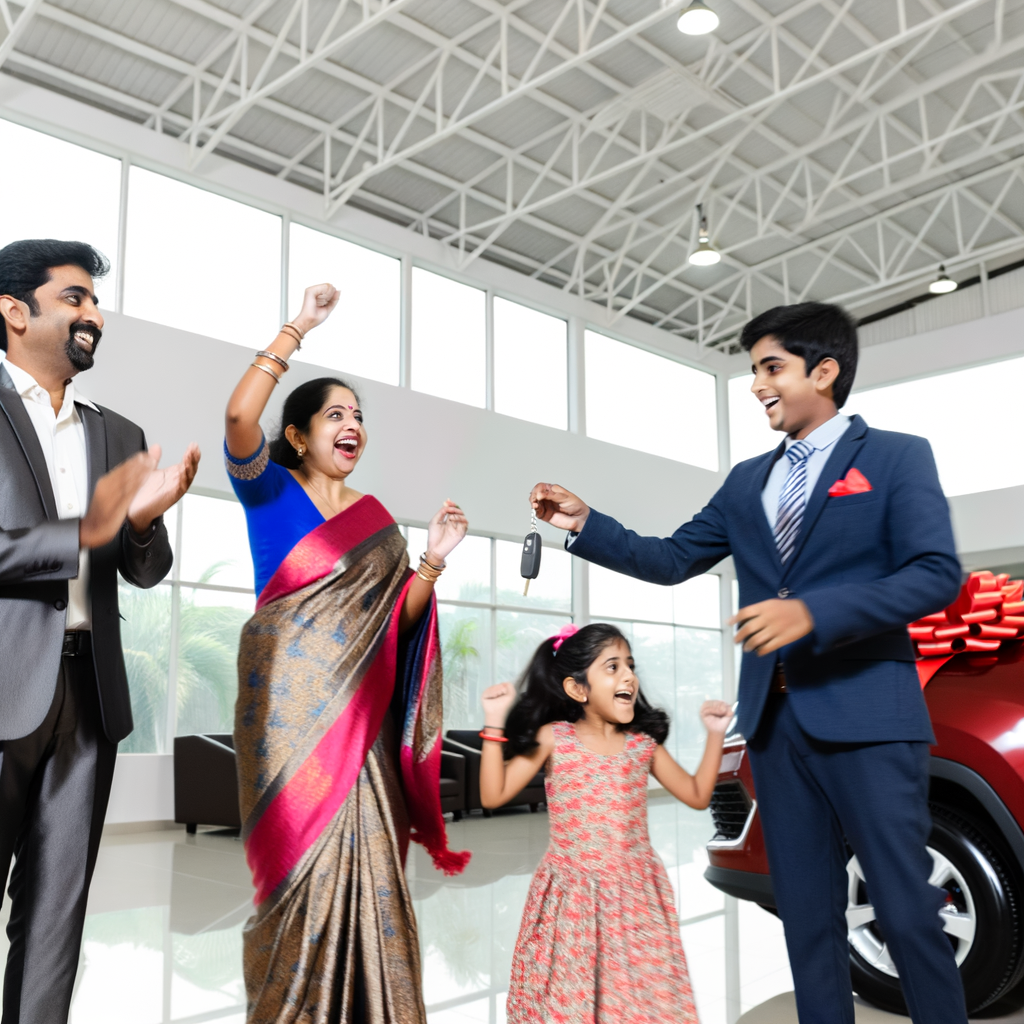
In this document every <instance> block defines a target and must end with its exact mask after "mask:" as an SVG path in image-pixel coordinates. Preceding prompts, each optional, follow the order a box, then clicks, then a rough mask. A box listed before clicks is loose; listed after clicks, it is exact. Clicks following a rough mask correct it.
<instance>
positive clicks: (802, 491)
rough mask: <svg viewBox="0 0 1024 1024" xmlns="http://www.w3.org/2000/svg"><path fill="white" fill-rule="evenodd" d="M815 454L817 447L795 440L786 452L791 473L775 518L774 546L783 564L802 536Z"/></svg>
mask: <svg viewBox="0 0 1024 1024" xmlns="http://www.w3.org/2000/svg"><path fill="white" fill-rule="evenodd" d="M813 451H814V445H812V444H808V443H807V442H806V441H796V442H794V443H793V444H791V445H790V446H789V448H787V449H786V458H787V459H789V472H788V473H787V474H786V482H785V484H783V486H782V493H781V494H780V495H779V513H778V515H777V516H776V517H775V544H776V546H777V547H778V549H779V558H781V559H782V561H783V563H785V562H786V561H787V560H788V559H789V557H790V555H792V554H793V548H795V547H796V538H797V535H798V534H799V533H800V524H801V523H802V522H803V519H804V506H805V505H806V503H807V502H806V491H807V459H808V458H809V457H810V455H811V452H813Z"/></svg>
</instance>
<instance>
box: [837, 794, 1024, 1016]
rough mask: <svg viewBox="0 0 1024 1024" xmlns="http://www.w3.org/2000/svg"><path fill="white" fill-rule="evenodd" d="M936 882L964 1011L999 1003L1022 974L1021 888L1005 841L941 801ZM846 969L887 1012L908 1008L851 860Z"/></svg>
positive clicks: (935, 830)
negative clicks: (943, 904)
mask: <svg viewBox="0 0 1024 1024" xmlns="http://www.w3.org/2000/svg"><path fill="white" fill-rule="evenodd" d="M928 852H929V853H930V854H931V855H932V859H933V863H934V873H933V875H932V879H933V884H936V885H938V886H939V887H940V888H944V889H946V891H947V893H948V896H947V904H946V907H945V908H943V910H942V911H941V914H942V916H943V919H944V930H945V931H946V934H947V935H948V936H949V939H950V943H951V944H952V946H953V950H954V954H955V956H956V960H957V966H958V967H959V970H960V977H961V979H962V980H963V985H964V996H965V998H966V1001H967V1011H968V1014H969V1015H970V1014H974V1013H976V1012H977V1011H979V1010H981V1009H982V1008H984V1007H986V1006H988V1005H990V1004H992V1003H994V1002H996V1000H998V999H999V998H1000V997H1001V996H1002V995H1003V994H1004V993H1006V992H1009V991H1010V990H1011V989H1012V988H1013V987H1014V986H1015V985H1016V984H1017V983H1018V981H1020V980H1021V975H1022V973H1024V943H1022V940H1024V935H1022V925H1024V917H1022V904H1021V889H1020V886H1019V884H1018V882H1017V875H1016V872H1015V871H1013V870H1011V868H1010V859H1009V857H1008V856H1007V855H1005V854H1003V853H1002V844H1001V842H1000V841H998V840H993V839H992V838H990V837H989V836H988V835H987V834H986V831H984V830H983V829H982V828H981V827H980V826H979V825H977V824H975V823H973V822H971V821H968V820H967V819H965V818H963V817H962V816H961V815H959V814H958V813H957V812H955V811H952V810H950V809H948V808H946V807H940V806H933V807H932V833H931V836H930V837H929V840H928ZM848 871H849V874H850V902H849V904H848V907H847V920H848V921H849V922H850V925H851V927H850V975H851V978H852V981H853V988H854V990H855V991H856V992H857V993H858V994H859V995H860V996H861V997H863V998H864V999H866V1000H868V1002H871V1003H874V1005H875V1006H878V1007H880V1008H881V1009H883V1010H888V1011H890V1012H891V1013H902V1014H906V1013H907V1005H906V1003H905V1002H904V999H903V993H902V992H901V990H900V983H899V977H898V975H897V973H896V968H895V966H894V965H893V964H892V960H891V959H890V958H889V956H888V951H887V948H886V946H885V940H884V936H883V935H882V933H881V930H880V928H879V927H878V924H877V922H876V921H874V920H873V916H874V914H873V909H872V908H871V907H870V905H869V904H867V903H866V893H865V889H864V885H863V874H862V873H861V872H860V866H859V864H858V863H857V858H856V857H853V858H851V860H850V864H849V868H848Z"/></svg>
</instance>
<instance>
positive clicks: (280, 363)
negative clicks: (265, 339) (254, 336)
mask: <svg viewBox="0 0 1024 1024" xmlns="http://www.w3.org/2000/svg"><path fill="white" fill-rule="evenodd" d="M260 356H263V358H264V359H273V360H274V362H275V363H277V365H278V366H280V367H281V369H282V370H284V371H286V372H287V371H288V370H290V369H291V367H290V366H289V365H288V360H287V359H282V358H281V357H280V356H279V355H278V354H277V353H276V352H268V351H267V350H266V349H260V351H259V352H257V353H256V358H257V359H259V357H260Z"/></svg>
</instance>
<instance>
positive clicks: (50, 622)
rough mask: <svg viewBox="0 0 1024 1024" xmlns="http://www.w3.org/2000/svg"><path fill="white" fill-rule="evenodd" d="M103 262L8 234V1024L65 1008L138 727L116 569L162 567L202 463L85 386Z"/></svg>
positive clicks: (98, 320) (1, 291) (1, 508)
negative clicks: (156, 442)
mask: <svg viewBox="0 0 1024 1024" xmlns="http://www.w3.org/2000/svg"><path fill="white" fill-rule="evenodd" d="M108 270H109V263H108V262H107V260H106V258H105V257H104V256H102V255H101V254H100V253H98V252H97V251H96V250H95V249H93V248H92V247H91V246H88V245H85V244H84V243H81V242H60V241H55V240H53V239H37V240H30V241H22V242H13V243H12V244H10V245H8V246H6V247H5V248H4V249H0V316H2V318H3V319H2V330H3V334H0V348H3V349H4V350H5V352H4V353H2V354H0V355H2V359H0V883H2V882H3V880H5V879H7V873H8V870H9V868H10V865H11V859H12V857H13V859H14V869H13V871H12V872H11V875H10V883H9V886H8V895H9V897H10V900H11V917H10V924H9V925H8V929H7V931H8V936H9V938H10V942H11V946H10V952H9V954H8V958H7V969H6V972H5V974H4V992H3V1021H2V1024H60V1022H63V1021H66V1020H67V1016H68V1011H69V1009H70V1006H71V995H72V991H73V987H74V980H75V972H76V970H77V967H78V952H79V946H80V944H81V938H82V928H83V925H84V923H85V908H86V900H87V898H88V894H89V883H90V880H91V878H92V872H93V868H94V866H95V863H96V854H97V850H98V848H99V840H100V833H101V831H102V828H103V819H104V815H105V813H106V807H107V798H108V796H109V794H110V784H111V781H112V779H113V774H114V759H115V756H116V754H117V744H118V741H119V740H122V739H123V738H124V737H125V736H127V735H128V733H129V732H131V729H132V712H131V703H130V700H129V695H128V680H127V676H126V673H125V667H124V658H123V655H122V652H121V635H120V625H119V613H118V607H117V574H118V572H120V574H121V575H122V576H123V577H124V578H125V579H126V580H128V581H129V582H130V583H133V584H134V585H135V586H138V587H152V586H155V585H156V584H157V583H159V582H160V581H161V580H162V579H163V578H164V576H165V575H166V574H167V572H168V570H169V569H170V567H171V557H172V556H171V547H170V544H169V542H168V539H167V530H166V529H165V528H164V525H163V519H162V515H163V513H164V512H165V511H166V510H167V509H168V508H170V507H171V505H173V504H174V503H175V502H176V501H177V500H178V499H179V498H180V497H181V496H182V495H183V494H184V493H185V491H186V490H188V487H189V485H190V484H191V482H192V479H193V477H194V476H195V472H196V468H197V466H198V463H199V450H198V448H196V447H195V445H192V446H190V447H189V450H188V451H187V452H186V454H185V457H184V459H183V460H182V462H181V463H179V464H178V465H176V466H171V467H169V468H167V469H163V470H160V469H157V465H158V463H159V459H160V450H159V448H158V447H156V446H154V447H153V448H152V449H151V450H149V451H147V450H146V439H145V437H144V435H143V433H142V430H141V429H140V428H139V427H137V426H136V425H135V424H134V423H131V422H129V421H128V420H126V419H124V418H123V417H121V416H119V415H117V413H115V412H111V411H110V410H109V409H102V408H100V407H99V406H96V405H94V404H93V403H92V402H90V401H89V400H88V399H87V398H85V397H83V396H82V395H81V394H80V393H78V392H77V391H76V390H75V383H74V378H75V376H76V375H77V374H78V373H79V372H80V371H82V370H88V369H89V368H90V367H91V366H92V365H93V359H94V354H95V351H96V347H97V346H98V344H99V341H100V336H101V330H102V327H103V317H102V316H101V315H100V312H99V310H98V309H97V306H96V296H95V295H94V294H93V278H94V277H99V276H102V275H103V274H105V273H106V272H107V271H108ZM139 383H140V386H144V384H145V382H141V381H140V382H139ZM2 895H3V891H2V889H0V899H2Z"/></svg>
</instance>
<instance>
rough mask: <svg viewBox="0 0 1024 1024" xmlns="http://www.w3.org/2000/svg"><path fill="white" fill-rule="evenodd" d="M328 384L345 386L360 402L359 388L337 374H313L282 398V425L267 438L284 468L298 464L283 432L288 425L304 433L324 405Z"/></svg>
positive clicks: (291, 467) (274, 457)
mask: <svg viewBox="0 0 1024 1024" xmlns="http://www.w3.org/2000/svg"><path fill="white" fill-rule="evenodd" d="M331 388H348V390H349V391H351V392H352V394H353V395H355V396H356V405H360V404H362V403H360V401H359V392H358V391H356V389H355V388H354V387H352V385H351V384H349V383H348V381H345V380H342V379H341V378H340V377H316V378H314V379H313V380H307V381H306V383H305V384H300V385H299V386H298V387H297V388H296V389H295V390H294V391H293V392H292V393H291V394H290V395H289V396H288V397H287V398H286V399H285V400H284V409H282V410H281V428H280V430H278V432H277V433H276V434H275V435H274V437H273V439H272V440H271V442H270V457H271V458H272V459H273V460H274V462H276V463H277V464H278V465H279V466H284V467H285V469H298V468H299V466H300V465H301V460H300V459H299V455H298V452H296V451H295V449H294V448H293V447H292V443H291V441H289V440H288V438H287V436H286V435H285V431H286V430H287V429H288V428H289V427H295V428H296V429H297V430H301V431H302V433H304V434H306V433H308V432H309V425H310V424H311V423H312V422H313V417H314V416H315V415H316V414H317V413H318V412H319V411H320V410H321V409H322V408H323V407H324V402H326V401H327V396H328V395H329V394H330V393H331Z"/></svg>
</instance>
